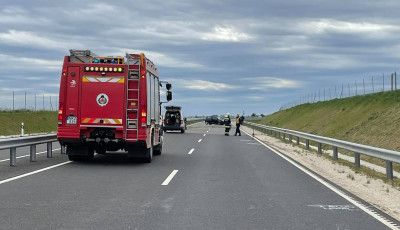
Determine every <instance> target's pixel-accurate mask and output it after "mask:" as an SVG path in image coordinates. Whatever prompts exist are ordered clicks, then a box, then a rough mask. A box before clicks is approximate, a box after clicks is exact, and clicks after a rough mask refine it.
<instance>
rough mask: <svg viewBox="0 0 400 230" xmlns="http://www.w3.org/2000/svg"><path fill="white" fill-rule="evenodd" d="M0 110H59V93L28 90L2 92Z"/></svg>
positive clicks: (0, 93) (0, 94)
mask: <svg viewBox="0 0 400 230" xmlns="http://www.w3.org/2000/svg"><path fill="white" fill-rule="evenodd" d="M0 110H2V111H15V110H31V111H39V110H45V111H56V110H58V94H51V93H37V92H27V91H9V92H0Z"/></svg>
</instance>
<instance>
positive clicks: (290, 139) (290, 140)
mask: <svg viewBox="0 0 400 230" xmlns="http://www.w3.org/2000/svg"><path fill="white" fill-rule="evenodd" d="M289 142H290V143H292V135H291V134H289Z"/></svg>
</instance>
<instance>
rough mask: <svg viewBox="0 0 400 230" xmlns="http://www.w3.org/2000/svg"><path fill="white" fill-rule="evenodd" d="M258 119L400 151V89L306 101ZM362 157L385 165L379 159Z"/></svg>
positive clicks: (265, 122)
mask: <svg viewBox="0 0 400 230" xmlns="http://www.w3.org/2000/svg"><path fill="white" fill-rule="evenodd" d="M257 123H260V124H264V125H268V126H275V127H281V128H286V129H292V130H297V131H301V132H306V133H311V134H315V135H320V136H325V137H331V138H335V139H341V140H345V141H350V142H355V143H360V144H364V145H370V146H375V147H380V148H385V149H391V150H395V151H400V91H395V92H384V93H376V94H370V95H364V96H356V97H352V98H344V99H334V100H331V101H325V102H318V103H313V104H303V105H299V106H296V107H293V108H291V109H287V110H282V111H278V112H276V113H274V114H271V115H269V116H267V117H266V118H264V119H262V120H260V121H257ZM326 147H327V146H326ZM339 151H341V150H339ZM347 154H349V155H352V154H351V153H349V152H347ZM362 159H363V160H367V161H370V162H372V163H375V164H378V165H381V166H385V163H384V162H383V161H381V160H378V159H374V158H370V157H367V156H363V155H362ZM394 166H395V165H394ZM395 170H396V171H399V170H400V166H399V165H398V164H396V166H395Z"/></svg>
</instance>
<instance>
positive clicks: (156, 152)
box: [153, 136, 164, 156]
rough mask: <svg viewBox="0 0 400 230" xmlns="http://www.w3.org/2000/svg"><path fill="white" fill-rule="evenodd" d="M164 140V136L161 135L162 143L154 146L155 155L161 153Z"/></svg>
mask: <svg viewBox="0 0 400 230" xmlns="http://www.w3.org/2000/svg"><path fill="white" fill-rule="evenodd" d="M163 142H164V137H163V136H161V137H160V144H158V145H156V146H154V150H153V151H154V152H153V153H154V155H155V156H156V155H161V152H162V145H163Z"/></svg>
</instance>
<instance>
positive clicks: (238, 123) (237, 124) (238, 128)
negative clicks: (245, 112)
mask: <svg viewBox="0 0 400 230" xmlns="http://www.w3.org/2000/svg"><path fill="white" fill-rule="evenodd" d="M240 123H241V122H240V117H239V114H236V132H235V136H236V135H237V134H238V133H239V136H242V134H240Z"/></svg>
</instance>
